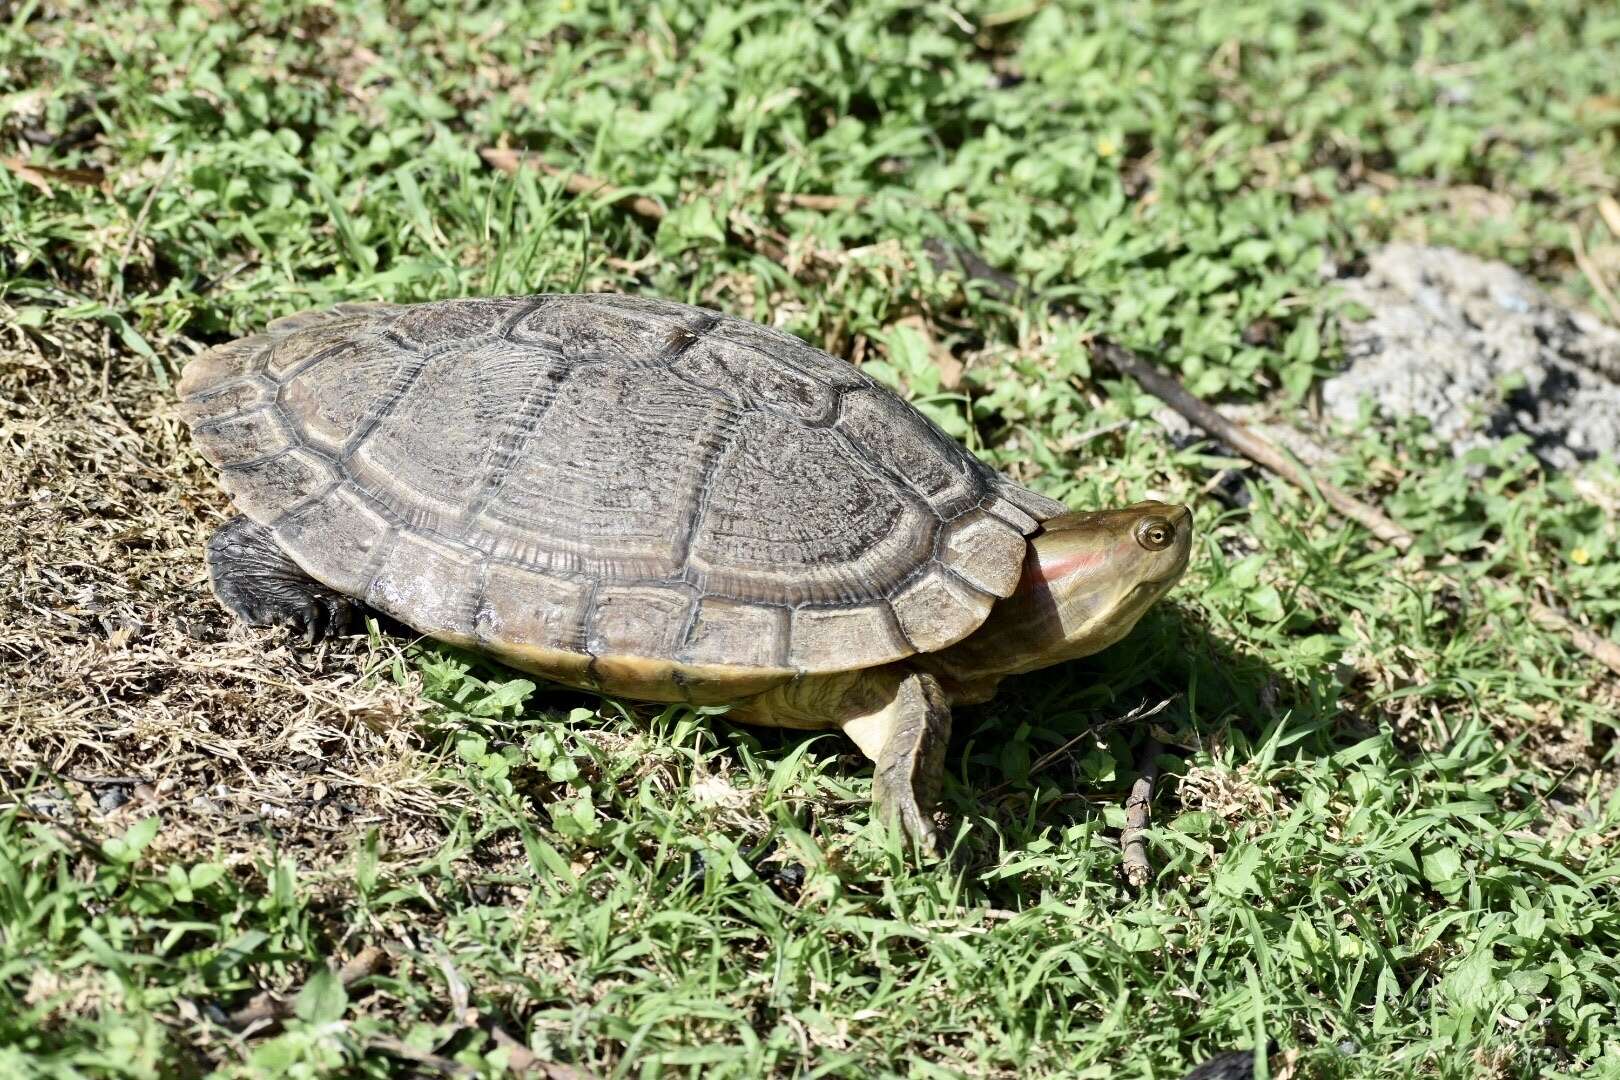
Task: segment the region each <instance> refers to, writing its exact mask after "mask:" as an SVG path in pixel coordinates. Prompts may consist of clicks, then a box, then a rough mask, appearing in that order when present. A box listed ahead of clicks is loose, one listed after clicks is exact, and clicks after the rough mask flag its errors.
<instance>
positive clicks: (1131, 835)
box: [1119, 736, 1164, 889]
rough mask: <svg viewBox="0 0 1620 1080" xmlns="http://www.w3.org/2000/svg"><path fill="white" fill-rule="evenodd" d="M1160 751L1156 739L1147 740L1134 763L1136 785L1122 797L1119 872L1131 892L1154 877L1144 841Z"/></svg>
mask: <svg viewBox="0 0 1620 1080" xmlns="http://www.w3.org/2000/svg"><path fill="white" fill-rule="evenodd" d="M1163 749H1164V748H1163V747H1162V746H1160V745H1159V740H1158V739H1155V738H1153V737H1152V736H1149V737H1148V741H1147V742H1146V744H1144V745H1143V747H1142V755H1141V758H1140V760H1139V761H1138V763H1137V770H1136V771H1137V777H1136V782H1135V783H1134V784H1132V785H1131V793H1130V794H1129V795H1127V796H1126V797H1125V828H1124V829H1123V830H1121V831H1120V834H1119V846H1120V849H1121V853H1122V854H1121V858H1120V871H1121V872H1122V873H1124V875H1125V880H1126V882H1127V883H1129V884H1130V886H1131V888H1133V889H1141V888H1143V887H1145V886H1146V885H1147V883H1148V882H1149V881H1151V880H1152V878H1153V867H1152V866H1151V865H1150V864H1149V863H1148V857H1147V841H1146V840H1145V839H1144V838H1145V837H1146V835H1147V827H1148V821H1149V820H1150V818H1151V817H1152V805H1153V785H1154V783H1155V782H1156V781H1157V780H1158V779H1159V752H1160V751H1161V750H1163Z"/></svg>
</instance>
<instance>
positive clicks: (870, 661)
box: [788, 601, 916, 672]
mask: <svg viewBox="0 0 1620 1080" xmlns="http://www.w3.org/2000/svg"><path fill="white" fill-rule="evenodd" d="M915 651H916V650H915V649H913V648H912V647H911V643H910V642H908V641H907V640H906V639H905V638H904V637H902V636H901V634H900V628H899V627H898V626H896V625H895V620H894V613H893V612H892V611H890V609H889V606H888V605H887V604H885V603H883V602H881V601H879V602H877V603H872V604H863V605H861V606H859V607H803V608H799V609H798V610H797V611H795V612H794V613H793V643H792V645H791V646H790V649H789V652H788V662H789V663H790V664H792V665H793V666H794V667H796V668H798V669H799V670H800V671H806V672H818V671H849V670H853V669H855V668H862V667H871V666H874V665H877V664H886V663H889V662H890V661H892V660H898V659H900V658H901V657H903V656H909V655H910V654H911V653H913V652H915Z"/></svg>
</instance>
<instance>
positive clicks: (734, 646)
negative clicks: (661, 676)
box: [675, 596, 788, 667]
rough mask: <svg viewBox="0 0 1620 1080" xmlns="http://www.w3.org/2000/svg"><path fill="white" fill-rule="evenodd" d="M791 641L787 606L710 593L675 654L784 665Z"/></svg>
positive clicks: (706, 660)
mask: <svg viewBox="0 0 1620 1080" xmlns="http://www.w3.org/2000/svg"><path fill="white" fill-rule="evenodd" d="M787 641H788V611H787V609H786V608H780V607H768V606H765V605H762V604H750V603H747V602H744V601H738V600H728V599H726V598H724V597H719V596H706V597H704V598H703V599H702V600H701V601H700V602H699V603H698V609H697V617H696V618H695V619H694V620H693V621H692V628H691V631H690V633H688V634H687V637H686V643H685V645H684V646H682V647H681V648H680V649H679V650H677V651H676V653H675V658H676V659H677V660H683V661H686V662H688V663H693V664H734V665H743V666H753V667H783V666H785V665H786V664H787Z"/></svg>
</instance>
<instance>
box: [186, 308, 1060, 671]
mask: <svg viewBox="0 0 1620 1080" xmlns="http://www.w3.org/2000/svg"><path fill="white" fill-rule="evenodd" d="M180 393H181V395H182V397H183V398H184V400H185V411H186V417H187V420H188V421H189V423H190V424H191V429H192V433H193V437H194V439H195V441H196V443H197V445H198V446H199V447H200V448H201V450H202V452H203V454H204V456H206V457H207V458H208V460H209V461H211V462H212V463H213V464H214V465H216V466H218V467H219V468H220V470H221V472H222V485H223V486H224V488H225V489H226V490H227V491H228V492H229V493H230V495H231V496H232V498H233V499H234V501H235V503H236V505H237V507H238V509H240V510H241V512H242V513H244V514H247V515H248V516H249V517H251V518H252V519H253V520H255V521H257V522H260V523H261V524H263V525H265V526H267V527H269V528H270V529H272V530H273V532H274V535H275V537H276V540H277V542H278V543H279V544H280V545H281V546H282V548H284V549H285V551H286V552H287V554H288V555H289V556H291V557H292V558H293V560H295V561H296V562H297V563H298V564H299V565H300V566H301V567H303V569H304V570H305V571H307V572H308V573H309V574H310V576H311V577H314V578H315V579H317V580H318V581H320V582H322V583H324V584H325V585H327V586H329V587H331V588H333V589H336V590H338V591H340V592H343V593H346V594H348V595H350V596H353V597H356V598H359V599H361V600H363V601H364V602H365V603H367V604H368V605H370V606H372V607H374V608H376V609H378V610H380V611H383V612H386V613H387V614H389V615H392V616H394V617H395V618H397V619H399V620H400V621H402V622H404V623H406V624H407V625H409V626H411V627H414V628H415V629H417V630H419V631H421V632H423V633H426V634H429V635H431V636H433V637H437V638H442V639H446V640H449V641H452V642H457V643H461V644H466V645H472V646H475V647H478V648H482V649H484V650H486V651H489V652H492V653H495V654H496V655H499V656H501V657H503V658H504V659H507V660H509V661H511V662H513V663H515V664H517V665H519V666H524V667H528V668H531V669H533V670H538V671H541V672H543V673H545V674H548V675H551V676H552V677H554V678H561V679H563V681H569V682H574V683H576V684H578V685H589V686H610V685H612V686H617V687H618V688H620V689H621V690H623V689H624V688H625V687H626V686H627V685H628V686H629V687H630V689H629V690H625V692H633V691H635V690H637V689H639V690H640V691H641V692H643V693H644V695H645V696H649V697H655V698H660V699H665V700H679V699H681V698H683V697H684V698H688V699H693V695H692V694H691V693H689V692H687V690H685V689H683V688H684V687H688V686H689V685H691V684H693V683H694V681H706V682H707V683H709V684H711V689H713V690H714V691H715V692H714V693H710V694H707V695H705V696H708V697H716V698H723V697H724V696H726V694H725V691H727V690H735V689H738V688H741V687H742V686H743V685H744V684H747V685H748V686H750V687H752V686H755V685H760V684H761V680H762V679H763V680H764V684H769V682H770V681H771V680H772V679H776V680H777V681H780V678H781V677H791V676H792V675H793V674H797V673H807V672H829V671H844V670H854V669H858V668H865V667H870V666H873V665H878V664H884V663H888V662H890V661H893V660H897V659H900V658H902V657H904V656H907V655H909V654H911V653H914V652H918V651H929V650H934V649H939V648H942V647H944V646H946V645H949V644H951V643H952V642H954V641H957V640H959V639H960V638H962V637H964V636H966V635H967V634H969V633H970V632H972V631H973V630H974V628H976V627H977V626H978V625H979V624H980V623H981V622H982V621H983V620H984V618H985V616H986V615H987V614H988V612H989V610H990V606H991V604H992V603H993V602H994V601H995V599H996V598H997V597H1002V596H1006V595H1008V594H1009V593H1011V592H1012V590H1013V589H1014V587H1015V586H1016V585H1017V582H1018V578H1019V574H1020V572H1021V569H1022V565H1023V559H1024V554H1025V550H1026V541H1025V537H1026V536H1027V535H1028V534H1030V533H1032V532H1034V531H1035V530H1036V529H1037V528H1038V527H1039V523H1040V522H1041V521H1042V520H1044V519H1046V518H1048V517H1051V516H1053V515H1055V514H1059V513H1063V512H1064V511H1065V510H1066V508H1065V507H1064V506H1062V504H1060V503H1056V502H1053V501H1052V500H1050V499H1047V498H1045V497H1044V496H1041V495H1037V494H1035V493H1033V492H1031V491H1028V490H1026V489H1024V488H1021V487H1019V486H1018V485H1016V484H1014V483H1012V482H1011V481H1009V480H1007V479H1006V478H1005V477H1002V476H1000V475H999V474H998V473H996V472H994V471H993V470H992V469H990V468H989V467H988V466H986V465H985V464H984V463H983V462H981V461H979V460H978V459H977V458H976V457H974V456H973V455H972V454H970V453H969V452H968V451H967V450H966V449H964V448H963V447H962V446H960V445H959V444H958V443H956V442H955V441H954V440H952V439H951V438H950V437H949V436H947V435H946V434H945V433H944V432H942V431H940V430H939V428H937V427H936V426H935V425H934V424H932V423H931V422H930V421H929V420H928V419H927V418H926V417H924V416H923V415H922V414H921V413H919V412H917V411H916V410H915V409H913V408H912V407H911V406H910V405H908V404H907V403H906V402H904V401H903V400H901V399H900V398H899V397H897V396H896V395H895V394H894V393H893V392H891V391H890V390H888V389H887V388H885V387H884V386H882V385H880V384H879V383H877V382H875V381H873V380H872V379H871V378H870V377H869V376H867V375H865V374H863V373H862V372H861V371H859V370H858V369H856V368H855V367H853V366H851V365H850V364H848V363H845V362H844V361H842V360H839V359H837V358H835V357H833V356H830V355H828V354H827V353H824V352H822V351H821V350H819V349H815V348H813V347H811V346H809V345H807V344H805V343H804V342H803V341H800V340H799V339H798V338H795V337H792V336H790V335H788V334H785V333H781V332H779V331H776V330H772V329H769V328H766V327H763V326H759V325H757V324H754V323H750V322H744V321H741V320H738V319H734V318H731V317H728V316H725V315H721V314H719V313H717V312H713V311H708V310H704V309H702V308H696V307H689V306H686V305H684V304H676V303H670V302H667V301H662V300H653V299H645V298H638V297H630V296H616V295H545V296H528V297H505V298H492V299H468V300H448V301H441V302H438V303H430V304H416V305H410V306H393V305H344V306H340V307H338V308H335V309H333V310H332V311H329V312H312V313H306V314H302V315H295V316H292V317H290V318H286V319H282V320H280V321H278V322H275V323H272V324H271V325H270V327H269V328H268V330H267V332H266V333H263V334H259V335H255V336H253V337H248V338H243V339H241V340H239V341H235V342H232V343H230V344H227V345H223V346H220V347H218V348H216V349H213V350H212V351H210V352H208V353H205V354H203V355H202V356H199V357H198V358H196V359H195V360H193V361H192V362H191V363H190V364H188V365H187V367H186V369H185V372H184V376H183V378H182V379H181V383H180Z"/></svg>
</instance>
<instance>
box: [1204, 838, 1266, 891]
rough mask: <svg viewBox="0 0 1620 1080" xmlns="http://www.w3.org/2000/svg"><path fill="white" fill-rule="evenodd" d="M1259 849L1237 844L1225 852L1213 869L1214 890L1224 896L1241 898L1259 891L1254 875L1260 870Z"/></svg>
mask: <svg viewBox="0 0 1620 1080" xmlns="http://www.w3.org/2000/svg"><path fill="white" fill-rule="evenodd" d="M1260 858H1261V853H1260V849H1259V848H1257V847H1255V846H1254V845H1253V844H1237V845H1235V846H1233V847H1232V848H1231V850H1229V851H1227V853H1226V855H1225V857H1224V858H1222V859H1221V862H1220V865H1219V866H1217V867H1216V868H1215V889H1216V891H1217V892H1220V893H1222V894H1224V895H1226V896H1231V897H1243V896H1247V895H1249V894H1250V893H1257V892H1259V891H1260V882H1259V880H1258V879H1257V878H1256V876H1255V874H1256V872H1257V871H1258V870H1259V869H1260Z"/></svg>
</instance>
